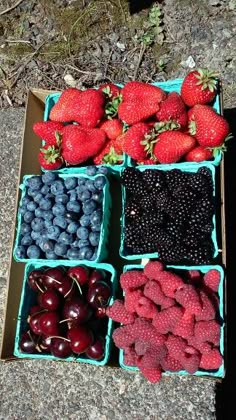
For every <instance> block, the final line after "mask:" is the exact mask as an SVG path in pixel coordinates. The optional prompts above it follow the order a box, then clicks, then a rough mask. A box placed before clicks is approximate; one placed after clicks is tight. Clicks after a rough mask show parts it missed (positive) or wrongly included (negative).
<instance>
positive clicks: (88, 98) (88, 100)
mask: <svg viewBox="0 0 236 420" xmlns="http://www.w3.org/2000/svg"><path fill="white" fill-rule="evenodd" d="M104 101H105V98H104V95H103V94H102V92H101V91H99V90H96V89H87V90H85V91H83V92H81V91H80V90H78V89H76V88H68V89H66V90H65V91H64V92H63V93H62V94H61V96H60V98H59V100H58V102H57V103H56V104H55V105H54V106H53V107H52V109H51V112H50V119H51V120H52V121H59V122H70V121H76V122H78V123H79V124H81V125H82V126H84V127H88V128H94V127H96V125H97V124H98V123H99V122H100V120H101V119H102V117H103V115H104V109H103V105H104Z"/></svg>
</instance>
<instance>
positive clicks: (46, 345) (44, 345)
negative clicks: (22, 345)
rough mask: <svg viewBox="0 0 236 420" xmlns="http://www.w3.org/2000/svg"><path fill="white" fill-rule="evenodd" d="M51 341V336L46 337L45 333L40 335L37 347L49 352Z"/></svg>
mask: <svg viewBox="0 0 236 420" xmlns="http://www.w3.org/2000/svg"><path fill="white" fill-rule="evenodd" d="M51 341H52V338H51V337H50V336H49V337H48V336H46V335H42V337H41V339H40V342H39V348H40V349H41V350H42V351H47V352H48V353H49V352H50V348H51Z"/></svg>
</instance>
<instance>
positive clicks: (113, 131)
mask: <svg viewBox="0 0 236 420" xmlns="http://www.w3.org/2000/svg"><path fill="white" fill-rule="evenodd" d="M99 128H100V129H101V130H103V131H105V133H106V136H107V138H108V139H110V140H115V139H116V138H117V137H118V136H120V135H121V134H122V132H123V124H122V123H121V121H119V120H118V119H117V118H114V119H113V120H107V121H104V122H102V123H101V124H100V126H99Z"/></svg>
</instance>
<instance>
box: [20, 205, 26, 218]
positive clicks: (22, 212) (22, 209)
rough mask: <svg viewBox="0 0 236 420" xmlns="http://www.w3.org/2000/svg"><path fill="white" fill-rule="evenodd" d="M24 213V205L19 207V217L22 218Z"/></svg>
mask: <svg viewBox="0 0 236 420" xmlns="http://www.w3.org/2000/svg"><path fill="white" fill-rule="evenodd" d="M26 212H27V207H26V205H23V206H20V208H19V210H18V213H19V214H21V216H24V215H25V213H26Z"/></svg>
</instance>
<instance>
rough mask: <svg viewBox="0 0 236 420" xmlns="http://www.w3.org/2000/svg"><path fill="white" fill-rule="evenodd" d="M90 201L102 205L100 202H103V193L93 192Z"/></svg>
mask: <svg viewBox="0 0 236 420" xmlns="http://www.w3.org/2000/svg"><path fill="white" fill-rule="evenodd" d="M91 198H92V200H93V201H96V202H97V203H102V200H103V192H102V191H100V192H94V193H93V194H92V197H91Z"/></svg>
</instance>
